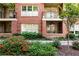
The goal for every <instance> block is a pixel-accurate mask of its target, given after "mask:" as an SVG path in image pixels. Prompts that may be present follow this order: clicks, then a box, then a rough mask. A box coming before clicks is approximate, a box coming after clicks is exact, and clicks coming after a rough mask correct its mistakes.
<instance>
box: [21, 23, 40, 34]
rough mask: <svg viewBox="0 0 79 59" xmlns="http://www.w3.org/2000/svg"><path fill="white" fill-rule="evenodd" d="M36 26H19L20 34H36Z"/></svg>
mask: <svg viewBox="0 0 79 59" xmlns="http://www.w3.org/2000/svg"><path fill="white" fill-rule="evenodd" d="M38 29H39V28H38V25H37V24H21V32H36V33H38Z"/></svg>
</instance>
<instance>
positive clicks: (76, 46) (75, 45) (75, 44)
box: [72, 41, 79, 50]
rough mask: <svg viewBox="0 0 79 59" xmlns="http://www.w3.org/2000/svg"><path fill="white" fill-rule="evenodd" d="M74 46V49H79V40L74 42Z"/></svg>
mask: <svg viewBox="0 0 79 59" xmlns="http://www.w3.org/2000/svg"><path fill="white" fill-rule="evenodd" d="M72 48H73V49H76V50H79V42H78V41H76V42H73V44H72Z"/></svg>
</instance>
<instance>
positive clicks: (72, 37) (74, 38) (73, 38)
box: [66, 33, 76, 40]
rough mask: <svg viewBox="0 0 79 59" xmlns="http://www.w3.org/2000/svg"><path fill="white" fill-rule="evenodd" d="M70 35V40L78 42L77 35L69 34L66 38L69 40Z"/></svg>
mask: <svg viewBox="0 0 79 59" xmlns="http://www.w3.org/2000/svg"><path fill="white" fill-rule="evenodd" d="M68 35H69V39H70V40H76V36H75V34H73V33H70V34H67V35H66V38H68Z"/></svg>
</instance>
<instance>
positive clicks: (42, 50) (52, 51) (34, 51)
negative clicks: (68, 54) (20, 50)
mask: <svg viewBox="0 0 79 59" xmlns="http://www.w3.org/2000/svg"><path fill="white" fill-rule="evenodd" d="M57 51H58V50H57V49H56V48H55V47H53V46H52V45H51V44H49V43H39V42H34V43H32V44H31V46H30V47H29V51H28V55H31V56H51V55H53V56H54V55H57Z"/></svg>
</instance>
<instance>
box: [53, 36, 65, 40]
mask: <svg viewBox="0 0 79 59" xmlns="http://www.w3.org/2000/svg"><path fill="white" fill-rule="evenodd" d="M53 39H54V40H65V38H64V37H54V38H53Z"/></svg>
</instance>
